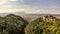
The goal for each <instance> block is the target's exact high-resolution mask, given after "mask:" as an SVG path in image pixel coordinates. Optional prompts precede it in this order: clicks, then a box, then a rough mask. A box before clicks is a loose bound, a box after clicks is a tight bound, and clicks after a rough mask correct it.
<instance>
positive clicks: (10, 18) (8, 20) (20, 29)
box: [0, 14, 60, 34]
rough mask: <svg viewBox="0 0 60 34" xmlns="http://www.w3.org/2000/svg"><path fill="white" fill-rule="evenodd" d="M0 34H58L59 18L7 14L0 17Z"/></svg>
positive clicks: (59, 27) (59, 29)
mask: <svg viewBox="0 0 60 34" xmlns="http://www.w3.org/2000/svg"><path fill="white" fill-rule="evenodd" d="M0 34H60V19H59V18H56V17H54V16H52V15H48V16H38V17H35V16H25V17H24V16H17V15H14V14H9V15H6V16H5V17H0Z"/></svg>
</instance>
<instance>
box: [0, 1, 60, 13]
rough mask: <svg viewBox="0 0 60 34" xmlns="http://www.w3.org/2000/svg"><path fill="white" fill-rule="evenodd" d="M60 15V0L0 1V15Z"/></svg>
mask: <svg viewBox="0 0 60 34" xmlns="http://www.w3.org/2000/svg"><path fill="white" fill-rule="evenodd" d="M15 12H24V13H27V14H60V0H0V13H15Z"/></svg>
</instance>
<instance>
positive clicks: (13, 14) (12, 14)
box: [6, 14, 16, 16]
mask: <svg viewBox="0 0 60 34" xmlns="http://www.w3.org/2000/svg"><path fill="white" fill-rule="evenodd" d="M6 16H16V15H15V14H8V15H6Z"/></svg>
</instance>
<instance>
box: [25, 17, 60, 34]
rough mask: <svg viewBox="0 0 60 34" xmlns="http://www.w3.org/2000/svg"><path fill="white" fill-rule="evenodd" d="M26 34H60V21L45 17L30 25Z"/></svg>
mask: <svg viewBox="0 0 60 34" xmlns="http://www.w3.org/2000/svg"><path fill="white" fill-rule="evenodd" d="M25 34H60V19H58V18H56V17H53V16H43V17H42V18H38V19H36V20H34V21H32V22H31V23H29V24H28V25H27V26H26V28H25Z"/></svg>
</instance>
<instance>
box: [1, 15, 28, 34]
mask: <svg viewBox="0 0 60 34" xmlns="http://www.w3.org/2000/svg"><path fill="white" fill-rule="evenodd" d="M27 24H28V22H27V21H26V20H24V19H23V18H22V17H20V16H16V15H14V16H13V15H9V16H5V17H0V34H25V33H24V28H25V27H26V25H27Z"/></svg>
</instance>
